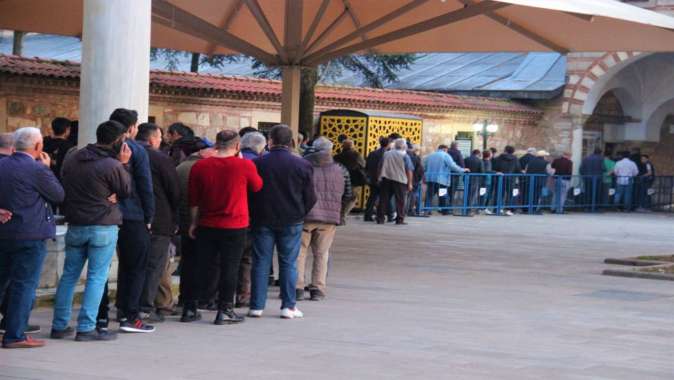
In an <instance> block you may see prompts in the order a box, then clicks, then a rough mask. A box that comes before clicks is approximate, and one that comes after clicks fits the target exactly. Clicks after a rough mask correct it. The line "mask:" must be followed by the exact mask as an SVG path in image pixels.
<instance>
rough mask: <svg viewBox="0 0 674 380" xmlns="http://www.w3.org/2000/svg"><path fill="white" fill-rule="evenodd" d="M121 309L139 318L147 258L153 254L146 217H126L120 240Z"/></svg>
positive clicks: (119, 289)
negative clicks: (135, 218) (127, 218)
mask: <svg viewBox="0 0 674 380" xmlns="http://www.w3.org/2000/svg"><path fill="white" fill-rule="evenodd" d="M117 247H118V255H119V270H118V272H117V309H118V310H120V311H121V315H122V316H124V317H125V318H127V319H129V320H134V319H136V318H138V313H139V312H140V300H141V296H142V295H143V287H144V285H145V277H146V270H147V261H148V256H149V254H150V247H151V243H150V232H149V231H148V230H147V227H146V226H145V223H143V222H142V221H135V220H134V221H131V220H124V222H123V224H122V226H121V227H120V229H119V240H118V243H117Z"/></svg>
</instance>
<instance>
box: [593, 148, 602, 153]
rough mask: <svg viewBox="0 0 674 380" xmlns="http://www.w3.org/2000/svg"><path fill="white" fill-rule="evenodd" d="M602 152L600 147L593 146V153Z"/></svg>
mask: <svg viewBox="0 0 674 380" xmlns="http://www.w3.org/2000/svg"><path fill="white" fill-rule="evenodd" d="M602 153H603V151H602V150H601V148H600V147H596V148H594V154H602Z"/></svg>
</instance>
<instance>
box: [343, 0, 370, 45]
mask: <svg viewBox="0 0 674 380" xmlns="http://www.w3.org/2000/svg"><path fill="white" fill-rule="evenodd" d="M342 3H344V8H346V11H347V12H349V18H351V22H352V23H353V26H354V27H355V28H356V30H358V29H360V28H361V27H362V26H363V25H362V24H361V23H360V20H359V19H358V17H357V16H356V14H355V13H354V12H353V7H352V6H351V2H350V1H349V0H342ZM360 38H361V39H362V40H363V41H365V40H367V35H365V33H363V34H361V36H360Z"/></svg>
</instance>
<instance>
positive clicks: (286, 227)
mask: <svg viewBox="0 0 674 380" xmlns="http://www.w3.org/2000/svg"><path fill="white" fill-rule="evenodd" d="M64 124H65V121H63V120H59V121H55V124H54V125H55V126H56V127H57V128H55V131H54V132H55V135H56V136H61V137H63V136H67V126H66V127H65V129H66V131H65V132H64V131H63V130H62V128H61V127H62V126H63V125H64ZM167 140H168V141H167ZM349 144H350V142H345V143H344V148H345V150H348V147H349ZM351 144H352V142H351ZM295 145H296V143H295V139H294V136H293V134H292V132H291V130H290V128H288V127H287V126H284V125H277V126H275V127H274V128H272V129H271V131H269V134H268V138H267V137H265V136H264V135H263V134H261V133H259V132H258V131H257V130H255V129H253V128H245V129H242V130H241V131H234V130H229V129H225V130H222V131H220V132H218V134H217V136H216V140H215V143H211V142H210V141H208V140H207V139H205V138H199V137H196V136H195V135H194V133H193V132H192V131H191V129H190V128H189V127H187V126H185V125H182V124H177V125H172V126H170V127H169V128H168V132H167V134H166V138H165V139H164V138H163V131H162V129H161V128H160V127H158V126H157V125H155V124H152V123H143V124H140V125H139V124H138V115H137V113H136V112H135V111H133V110H127V109H117V110H115V111H114V112H113V113H112V114H111V116H110V120H108V121H105V122H103V123H101V124H100V125H99V126H98V127H97V129H96V142H95V143H92V144H89V145H87V146H85V147H82V148H79V149H78V148H77V147H74V146H70V147H68V146H66V145H63V144H62V145H61V146H60V148H59V150H58V152H59V153H58V154H56V155H54V156H50V155H49V154H48V153H47V152H45V151H44V146H45V139H44V138H43V136H42V134H41V132H40V130H39V129H37V128H30V127H29V128H21V129H18V130H17V131H16V132H14V133H13V134H2V135H0V155H1V156H0V177H2V178H3V180H2V181H0V194H2V196H0V298H1V299H0V303H1V304H3V305H4V306H3V308H2V309H0V312H2V314H3V322H2V323H3V324H2V329H3V331H2V333H3V338H2V346H3V347H4V348H33V347H41V346H43V345H44V344H45V342H44V341H43V340H39V339H34V338H32V337H31V335H30V333H32V332H36V331H38V330H39V327H37V328H36V326H29V325H28V320H29V316H30V311H31V309H32V306H33V303H34V302H35V291H36V288H37V286H38V283H39V277H40V273H41V268H42V265H43V262H44V259H45V256H46V254H47V248H46V241H47V240H48V239H54V238H55V230H56V227H55V226H56V222H55V214H54V212H53V210H54V208H55V207H59V209H60V210H61V211H62V213H63V215H64V217H65V222H66V223H67V226H68V228H67V233H66V236H65V261H64V266H63V275H62V276H61V278H60V280H59V283H58V287H57V291H56V297H55V302H54V312H53V320H52V326H51V331H50V334H49V335H50V338H52V339H66V338H69V337H72V336H74V339H75V340H76V341H80V342H84V341H109V340H114V339H116V338H117V332H116V331H113V330H112V329H111V328H110V324H111V320H112V318H110V315H109V314H110V313H109V311H110V308H109V298H108V296H109V291H110V290H111V289H108V283H107V280H108V277H109V274H110V270H111V263H112V260H113V257H114V255H115V253H116V254H117V257H118V264H119V265H118V273H117V292H116V297H115V298H116V299H115V306H116V311H117V313H116V317H115V318H114V319H115V320H116V321H117V322H118V323H119V329H118V331H119V332H123V333H149V332H153V331H155V326H154V325H153V324H155V323H161V322H163V321H164V320H165V319H166V317H167V316H169V315H179V316H180V321H181V322H185V323H189V322H194V321H197V320H200V319H201V318H202V315H201V312H200V310H202V309H204V308H206V309H214V310H215V311H217V312H216V315H215V318H214V320H213V323H214V324H216V325H230V324H237V323H241V322H243V321H244V320H245V317H246V316H245V315H244V313H240V312H238V311H236V308H242V307H247V308H248V311H247V313H246V314H247V316H248V317H251V318H259V317H262V315H263V313H264V311H265V308H266V299H267V289H268V285H269V280H268V279H269V275H270V272H271V270H272V259H273V257H274V254H275V253H276V255H277V257H278V271H279V273H278V277H279V285H280V296H281V301H282V302H281V310H280V313H279V316H280V317H281V318H284V319H295V318H302V317H303V315H304V314H303V312H302V311H301V310H300V309H299V308H298V307H297V303H298V302H299V301H302V300H305V299H309V300H313V301H320V300H323V299H325V298H326V296H327V271H328V262H329V252H330V249H331V246H332V242H333V239H334V237H335V234H336V231H337V226H338V225H340V224H344V216H343V215H345V212H344V211H343V210H344V208H345V207H346V208H348V207H352V206H349V205H350V204H352V203H353V200H354V195H353V191H352V185H353V181H352V179H351V176H350V172H355V171H357V170H358V165H356V166H354V167H352V168H351V170H349V169H348V168H347V167H346V166H344V165H342V164H340V163H338V162H336V161H335V160H333V157H332V151H333V145H332V142H330V141H329V140H328V139H325V138H318V139H315V140H314V141H313V142H312V146H311V149H307V150H306V151H305V155H304V157H302V156H300V155H299V154H298V153H296V151H295V149H294V146H295ZM64 148H68V149H67V152H66V153H65V154H61V153H60V152H61V151H62V149H64ZM54 161H57V162H56V163H55V162H54ZM355 161H356V162H357V163H358V162H360V161H359V160H358V158H357V157H356V160H355ZM356 183H358V182H357V181H356ZM360 186H362V184H361V185H360ZM174 245H175V246H176V248H178V249H177V250H178V251H179V252H180V268H179V273H180V296H179V298H178V299H179V302H178V303H179V304H180V305H179V306H180V307H181V309H182V310H180V311H179V310H178V308H177V305H174V297H173V294H172V290H171V265H169V264H170V260H169V257H170V252H171V250H172V247H173V246H174ZM310 251H311V254H312V255H313V258H314V259H313V260H312V267H311V268H310V269H309V270H307V268H305V266H306V264H307V257H308V255H309V252H310ZM85 266H86V281H85V286H84V292H83V295H82V300H81V308H80V310H79V315H78V317H77V323H76V325H72V326H71V314H72V307H73V298H74V293H75V287H76V285H77V284H78V283H79V280H80V277H81V275H82V271H83V269H84V267H85ZM307 272H309V273H310V275H309V274H308V273H307ZM305 275H306V276H307V277H308V278H309V279H310V280H307V279H306V278H305ZM305 291H306V292H308V297H306V296H305ZM213 300H214V302H213V304H211V302H209V301H213Z"/></svg>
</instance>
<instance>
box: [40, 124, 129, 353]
mask: <svg viewBox="0 0 674 380" xmlns="http://www.w3.org/2000/svg"><path fill="white" fill-rule="evenodd" d="M124 133H125V128H124V126H123V125H122V124H120V123H118V122H116V121H106V122H104V123H103V124H101V125H99V126H98V129H97V130H96V144H90V145H87V146H86V147H84V148H82V149H80V150H79V151H77V152H74V153H72V154H70V155H69V156H68V158H67V159H66V161H65V163H64V165H63V178H62V179H63V184H64V187H65V192H66V197H65V202H64V207H63V210H64V213H65V217H66V221H67V222H68V223H69V227H68V233H67V234H66V256H65V262H64V264H63V275H62V276H61V280H60V281H59V285H58V288H57V290H56V298H55V301H54V320H53V322H52V331H51V338H52V339H63V338H65V337H66V336H68V335H70V334H72V332H73V329H72V327H69V326H68V322H69V321H70V314H71V312H72V304H73V294H74V292H75V286H76V285H77V283H78V282H79V279H80V275H81V273H82V268H83V267H84V264H85V263H87V282H86V284H85V287H84V295H83V297H82V308H81V309H80V315H79V317H78V318H77V336H76V337H75V340H77V341H92V340H113V339H115V335H114V334H112V333H110V332H108V331H107V330H105V329H96V314H97V313H98V307H99V305H100V303H101V296H102V295H103V289H104V287H105V282H106V280H107V279H108V272H109V271H110V263H111V261H112V257H113V255H114V254H115V246H116V245H117V235H118V232H119V225H121V224H122V212H121V210H120V208H119V205H118V204H117V201H118V200H120V199H124V198H127V197H128V196H130V195H131V191H132V190H131V176H130V175H129V172H128V168H127V167H126V165H127V164H128V163H129V159H130V158H131V154H132V153H131V149H130V148H129V146H128V145H126V143H125V142H124V140H125V136H124Z"/></svg>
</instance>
